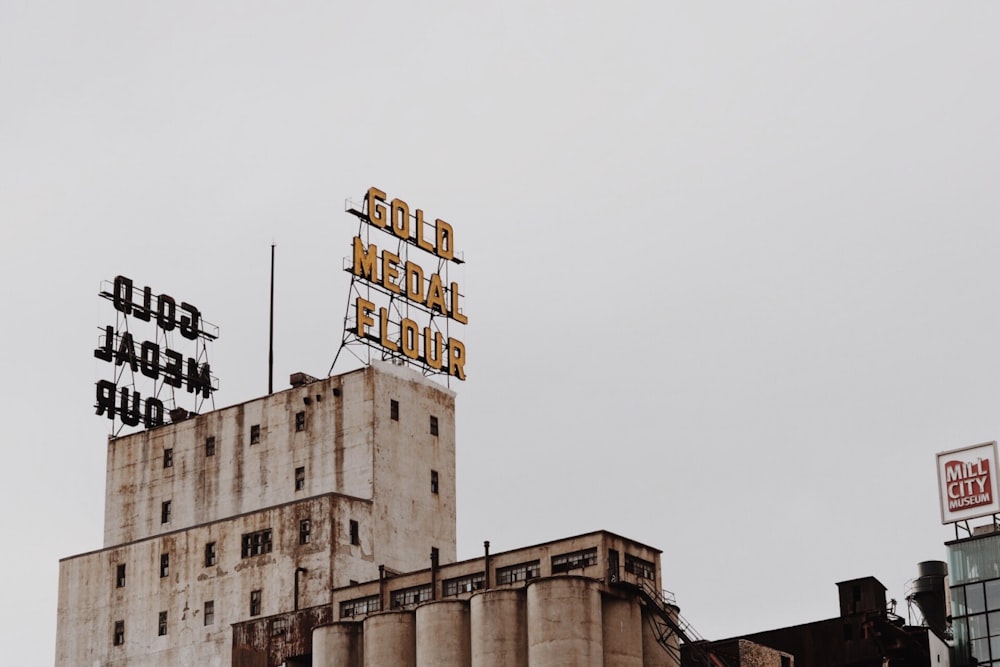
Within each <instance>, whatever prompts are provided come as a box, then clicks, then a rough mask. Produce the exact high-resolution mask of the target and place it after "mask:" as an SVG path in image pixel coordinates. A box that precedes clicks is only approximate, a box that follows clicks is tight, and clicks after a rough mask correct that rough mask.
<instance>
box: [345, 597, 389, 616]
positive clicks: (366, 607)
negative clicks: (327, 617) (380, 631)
mask: <svg viewBox="0 0 1000 667" xmlns="http://www.w3.org/2000/svg"><path fill="white" fill-rule="evenodd" d="M381 606H382V605H381V604H380V603H379V596H377V595H369V596H368V597H366V598H358V599H356V600H345V601H344V602H341V603H340V617H341V618H353V617H355V616H362V615H364V614H371V613H374V612H376V611H380V609H381Z"/></svg>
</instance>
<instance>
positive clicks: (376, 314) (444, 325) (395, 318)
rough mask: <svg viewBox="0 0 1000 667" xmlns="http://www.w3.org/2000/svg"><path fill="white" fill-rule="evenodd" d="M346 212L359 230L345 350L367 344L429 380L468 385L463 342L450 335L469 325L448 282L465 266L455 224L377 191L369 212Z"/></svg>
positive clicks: (453, 286)
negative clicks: (427, 218)
mask: <svg viewBox="0 0 1000 667" xmlns="http://www.w3.org/2000/svg"><path fill="white" fill-rule="evenodd" d="M348 212H350V213H351V214H353V215H355V216H356V217H357V218H358V219H359V220H360V221H361V225H360V228H359V230H358V234H357V236H355V237H354V241H353V245H352V253H351V263H350V266H349V267H348V268H347V269H346V270H347V271H348V272H349V273H350V274H351V297H350V298H349V300H348V310H347V315H346V317H345V323H344V339H343V342H342V344H341V350H343V349H344V348H345V347H346V346H349V345H350V344H351V343H362V344H364V345H365V346H367V347H368V348H369V349H372V348H374V349H377V350H380V351H381V352H382V356H383V358H388V359H394V360H397V361H401V362H404V363H407V364H410V365H413V366H415V367H417V368H419V369H420V370H422V371H423V372H424V374H426V375H434V374H442V375H447V376H449V377H454V378H457V379H459V380H464V379H465V363H466V353H465V344H464V343H463V342H462V341H461V340H459V339H458V338H456V337H454V336H452V335H451V334H450V329H451V325H452V324H466V323H468V318H467V317H466V316H465V314H464V313H463V312H462V303H461V302H462V294H461V292H460V291H459V286H458V282H456V281H453V280H451V279H450V277H449V271H450V268H451V267H452V265H459V264H463V263H464V260H463V259H462V258H461V256H460V255H459V254H458V253H457V252H456V248H455V231H454V229H453V228H452V226H451V225H450V224H448V223H447V222H445V221H444V220H441V219H440V218H438V219H436V220H435V221H434V223H433V224H431V223H430V222H428V221H425V220H424V212H423V211H422V210H421V209H415V210H413V211H411V209H410V206H409V205H408V204H407V203H406V202H405V201H403V200H402V199H398V198H396V199H393V200H391V201H389V200H388V199H387V195H386V193H385V192H383V191H382V190H379V189H378V188H375V187H372V188H369V189H368V193H367V195H366V197H365V203H364V208H363V210H359V209H357V208H355V207H349V208H348ZM371 231H379V232H383V233H384V236H379V235H376V237H377V238H380V239H384V242H385V243H386V245H387V246H391V247H392V249H390V247H384V246H383V247H380V246H379V244H378V243H376V242H374V241H372V239H371V236H372V235H371V233H370V232H371ZM417 258H420V259H421V260H423V261H417ZM432 265H433V266H432ZM429 267H430V268H429ZM338 356H339V351H338ZM334 364H336V360H334ZM331 372H332V367H331Z"/></svg>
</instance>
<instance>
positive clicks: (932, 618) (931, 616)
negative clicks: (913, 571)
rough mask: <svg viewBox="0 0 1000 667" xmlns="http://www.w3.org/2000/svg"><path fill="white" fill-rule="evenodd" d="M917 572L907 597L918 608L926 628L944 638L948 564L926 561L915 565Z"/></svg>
mask: <svg viewBox="0 0 1000 667" xmlns="http://www.w3.org/2000/svg"><path fill="white" fill-rule="evenodd" d="M917 572H918V573H919V575H918V576H917V578H916V579H914V580H913V584H912V586H911V588H910V590H911V591H912V592H911V593H910V595H909V596H908V597H909V599H910V600H912V601H914V602H915V603H916V604H917V606H918V607H919V608H920V613H921V614H923V616H924V621H925V622H926V623H927V627H929V628H930V629H931V630H933V631H934V632H935V633H937V634H938V635H939V636H944V633H945V629H946V628H947V627H948V607H947V603H946V601H945V598H946V596H947V593H948V591H947V586H946V585H945V579H946V577H947V576H948V564H947V563H945V562H943V561H939V560H926V561H924V562H922V563H917Z"/></svg>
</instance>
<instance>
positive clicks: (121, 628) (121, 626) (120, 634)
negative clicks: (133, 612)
mask: <svg viewBox="0 0 1000 667" xmlns="http://www.w3.org/2000/svg"><path fill="white" fill-rule="evenodd" d="M113 641H114V645H115V646H121V645H122V644H124V643H125V621H115V638H114V640H113Z"/></svg>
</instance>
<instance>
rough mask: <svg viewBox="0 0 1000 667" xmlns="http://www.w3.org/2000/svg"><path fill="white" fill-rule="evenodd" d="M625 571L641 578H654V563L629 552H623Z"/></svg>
mask: <svg viewBox="0 0 1000 667" xmlns="http://www.w3.org/2000/svg"><path fill="white" fill-rule="evenodd" d="M625 571H626V572H631V573H632V574H634V575H636V576H638V577H641V578H642V579H656V565H654V564H653V563H651V562H649V561H648V560H643V559H641V558H637V557H636V556H633V555H631V554H625Z"/></svg>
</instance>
